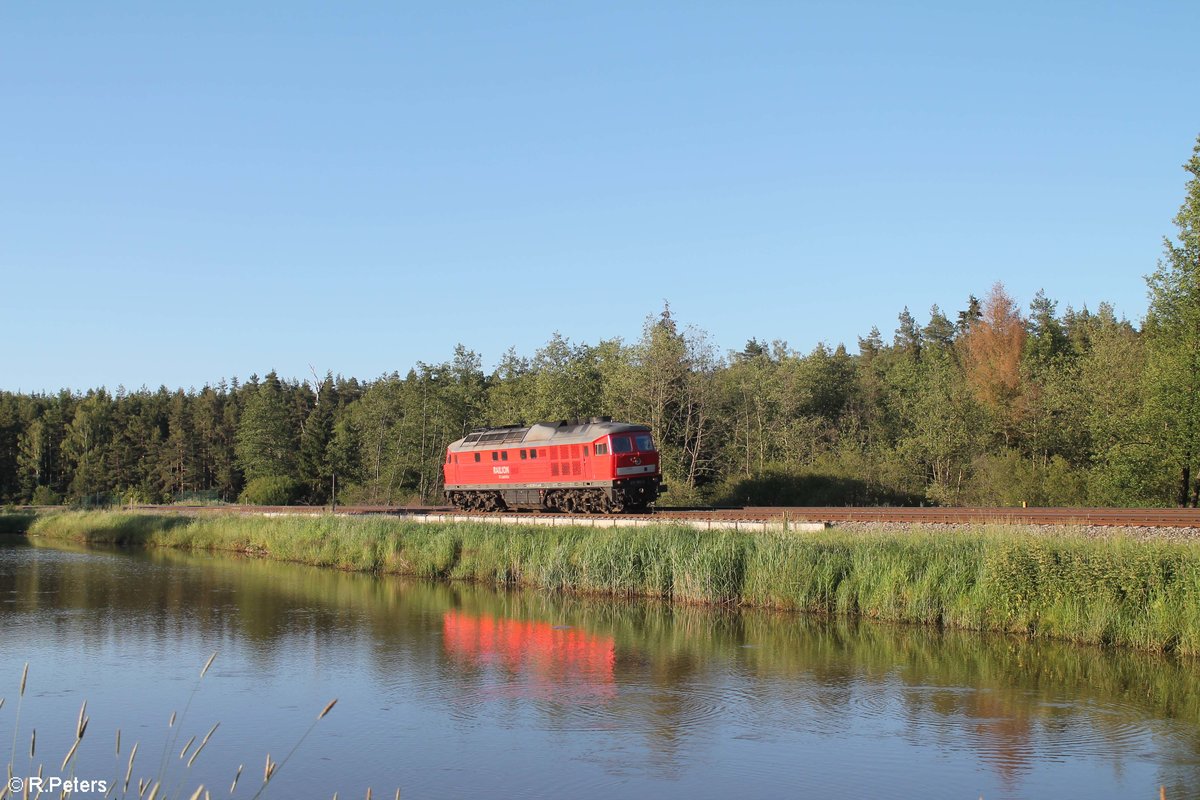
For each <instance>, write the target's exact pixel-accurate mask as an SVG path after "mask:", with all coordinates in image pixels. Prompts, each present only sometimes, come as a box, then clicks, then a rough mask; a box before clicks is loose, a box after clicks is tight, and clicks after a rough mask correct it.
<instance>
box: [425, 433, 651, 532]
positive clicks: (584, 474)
mask: <svg viewBox="0 0 1200 800" xmlns="http://www.w3.org/2000/svg"><path fill="white" fill-rule="evenodd" d="M442 469H443V472H444V474H445V479H446V480H445V483H446V500H447V501H448V502H450V503H451V504H453V505H454V506H456V507H457V508H461V509H464V510H475V511H502V510H504V509H517V508H530V509H539V510H545V511H566V512H581V513H617V512H621V511H644V510H645V509H646V508H647V507H648V506H649V505H650V504H651V503H653V502H654V501H655V500H656V499H657V498H658V496H659V495H660V494H661V493H663V492H664V491H666V488H667V487H665V486H663V485H662V474H661V473H660V472H659V468H658V451H656V450H655V449H654V440H653V439H652V438H651V437H650V429H649V428H647V427H646V426H645V425H630V424H627V423H623V422H613V421H612V420H611V419H610V418H608V417H593V418H592V419H590V420H570V421H567V420H564V421H562V422H540V423H538V424H536V425H530V426H528V427H523V426H519V425H510V426H507V427H501V428H481V429H479V430H476V431H472V432H471V433H469V434H467V435H466V436H464V437H463V438H461V439H459V440H458V441H456V442H453V443H451V444H450V446H449V447H447V448H446V463H445V464H444V465H443V466H442Z"/></svg>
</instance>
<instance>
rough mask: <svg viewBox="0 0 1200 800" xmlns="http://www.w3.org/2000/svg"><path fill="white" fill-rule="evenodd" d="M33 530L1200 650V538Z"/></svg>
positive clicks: (274, 526) (208, 525) (248, 524)
mask: <svg viewBox="0 0 1200 800" xmlns="http://www.w3.org/2000/svg"><path fill="white" fill-rule="evenodd" d="M28 535H29V536H31V537H34V538H35V539H36V538H37V537H45V538H54V539H67V540H75V541H83V542H89V543H108V544H120V545H130V546H145V547H172V548H180V549H188V550H210V551H220V550H226V551H239V552H245V553H254V554H258V555H264V556H269V557H271V558H274V559H278V560H283V561H295V562H301V563H305V564H312V565H317V566H324V567H334V568H338V569H345V570H355V571H365V572H378V573H388V574H398V575H410V576H417V577H423V578H433V579H449V580H470V581H477V582H483V583H489V584H498V585H518V586H529V587H537V588H541V589H549V590H553V591H561V592H577V593H584V594H588V593H591V594H605V595H615V596H643V597H660V598H666V599H670V600H672V601H675V602H682V603H710V604H727V605H742V606H755V607H764V608H777V609H785V610H793V611H802V612H809V613H817V614H826V615H851V616H864V617H870V618H875V619H882V620H893V621H898V622H908V623H924V624H931V625H938V626H944V627H955V628H966V629H979V630H999V631H1009V632H1014V633H1022V634H1028V635H1033V636H1046V637H1054V638H1062V639H1069V640H1073V641H1079V642H1092V643H1100V644H1113V645H1122V646H1128V647H1135V648H1140V649H1144V650H1159V651H1173V652H1179V653H1184V654H1188V655H1200V545H1198V544H1196V543H1192V542H1141V541H1134V540H1129V539H1122V538H1114V539H1103V540H1096V539H1086V538H1082V537H1072V536H1055V537H1050V536H1033V535H1031V534H1029V533H1028V532H1024V531H1021V530H1020V529H1014V528H1003V527H990V528H979V529H977V530H975V531H972V532H969V533H963V532H954V533H930V532H921V531H918V532H914V533H907V534H895V533H883V532H880V533H848V532H843V531H838V530H836V529H834V530H830V531H825V532H821V533H816V534H800V533H769V534H751V533H737V532H730V531H720V532H705V531H697V530H693V529H690V528H682V527H677V526H675V527H673V526H670V525H661V526H648V527H639V528H608V529H595V528H583V527H554V528H546V527H534V526H529V527H524V526H511V525H498V524H486V523H478V522H472V523H461V524H451V523H447V524H419V523H415V522H411V521H406V520H401V519H396V518H388V517H337V516H323V517H299V516H297V517H254V516H235V515H227V516H204V517H197V518H190V517H185V516H176V515H154V514H124V513H107V512H81V513H63V514H56V515H53V516H48V517H45V518H40V519H38V520H36V521H35V522H34V523H33V524H32V525H31V526H30V529H29V534H28Z"/></svg>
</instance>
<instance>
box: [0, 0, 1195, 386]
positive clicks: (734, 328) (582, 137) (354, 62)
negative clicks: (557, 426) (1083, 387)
mask: <svg viewBox="0 0 1200 800" xmlns="http://www.w3.org/2000/svg"><path fill="white" fill-rule="evenodd" d="M1198 30H1200V3H1196V2H1194V0H1193V1H1192V2H1177V3H1166V2H1149V3H1127V2H1119V3H1097V2H1078V3H1074V2H1072V3H1067V2H1049V3H1047V2H1005V3H993V4H989V5H986V6H985V5H983V4H978V3H963V2H945V3H929V2H926V3H853V2H824V3H808V2H773V3H766V2H761V3H724V4H716V3H697V2H687V3H678V4H667V3H662V4H654V3H594V4H584V3H545V2H543V3H533V4H516V3H513V4H510V3H503V4H502V3H484V2H478V3H427V4H418V3H378V4H367V3H346V4H337V3H322V4H313V3H306V2H292V1H291V0H289V2H286V3H284V2H280V3H268V2H261V3H243V2H236V3H234V2H228V3H216V2H204V3H190V4H181V3H162V2H145V3H120V2H118V3H111V4H110V3H103V4H97V3H6V4H4V5H3V6H2V7H0V338H2V340H3V347H2V351H0V352H2V353H3V355H2V356H0V388H3V389H10V390H16V389H21V390H24V391H39V390H57V389H59V388H61V387H72V388H76V389H81V388H87V387H90V386H98V385H106V386H108V387H109V388H110V389H112V388H115V387H116V386H117V385H118V384H124V385H125V386H127V387H129V388H136V387H139V386H141V385H143V384H146V385H149V386H150V387H152V388H154V387H157V386H158V385H159V384H166V385H168V386H171V387H175V386H183V387H185V388H186V387H189V386H196V387H199V386H201V385H203V384H205V383H209V382H216V381H217V380H219V379H221V378H222V377H231V376H233V375H237V376H239V377H242V378H245V377H246V376H248V375H249V374H250V373H252V372H257V373H259V374H260V375H261V374H264V373H266V372H267V371H268V370H270V369H272V368H273V369H276V370H277V371H278V372H279V373H280V374H281V375H283V376H288V377H305V376H307V374H308V370H309V365H310V364H311V365H313V366H314V367H316V369H317V370H318V371H320V372H322V373H323V372H324V371H325V370H333V371H334V372H340V373H342V374H345V375H354V376H357V377H360V378H372V377H376V376H378V375H380V374H382V373H385V372H390V371H392V370H399V371H401V372H404V371H406V370H407V369H408V368H409V367H410V366H412V365H413V364H414V363H415V362H416V361H418V360H421V361H427V362H432V361H441V360H444V359H447V358H449V357H450V356H451V354H452V351H453V347H454V345H455V343H457V342H461V343H463V344H465V345H466V346H467V347H469V348H471V349H473V350H476V351H477V352H479V353H480V354H481V356H482V357H483V363H484V367H485V369H489V370H490V369H491V368H492V367H493V366H494V365H495V363H496V361H497V359H498V358H499V356H500V355H501V354H502V352H503V351H504V350H505V349H506V348H507V347H508V346H510V345H514V346H516V347H517V349H518V350H519V351H520V352H522V353H523V354H526V355H532V354H533V352H534V351H535V350H536V349H537V347H539V346H540V345H541V344H543V343H545V342H546V341H547V340H548V339H549V338H550V336H551V335H552V333H553V332H554V331H556V330H557V331H560V332H561V333H562V334H563V335H564V336H566V337H569V338H570V339H571V340H572V341H575V342H581V341H582V342H591V343H595V342H597V341H599V340H600V339H603V338H611V337H622V338H624V339H625V340H626V341H630V340H635V339H636V338H637V337H638V336H639V334H640V331H641V326H642V322H643V320H644V319H645V317H646V316H647V315H649V314H653V313H656V312H657V311H658V310H660V309H661V307H662V303H663V301H664V299H665V300H669V301H670V303H671V308H672V310H673V311H674V313H675V315H676V317H677V318H678V319H679V320H680V321H682V322H684V323H689V324H694V325H696V326H698V327H700V328H702V329H704V330H706V331H708V333H709V334H710V336H711V339H712V340H713V342H714V344H715V345H716V346H717V347H718V348H719V349H720V350H721V351H725V350H729V349H740V348H741V347H742V345H743V344H744V343H745V341H746V340H747V339H748V338H750V337H752V336H753V337H758V338H759V339H766V340H771V339H785V340H787V341H788V342H789V343H790V344H791V346H792V347H794V348H796V349H799V350H802V351H807V350H809V349H811V348H812V347H813V346H814V345H815V344H816V343H817V342H819V341H825V342H827V343H829V344H831V345H836V344H837V343H838V342H845V343H846V344H847V346H848V347H849V348H850V349H851V351H852V352H854V351H856V345H857V337H859V336H862V335H865V334H866V333H867V331H868V330H869V329H870V328H871V326H872V325H878V326H879V328H880V330H882V331H883V332H884V335H885V337H890V335H891V332H892V331H893V330H894V328H895V327H896V315H897V313H898V312H899V311H900V310H901V308H903V307H904V306H906V305H907V306H909V307H910V308H911V309H912V311H913V312H914V314H916V316H917V317H918V320H919V321H920V322H921V323H924V321H925V320H926V319H927V317H928V312H927V310H928V308H929V306H930V305H931V304H932V303H938V304H939V305H941V306H942V308H943V309H945V310H946V311H947V313H949V314H950V315H951V316H953V314H954V312H956V311H957V310H959V309H961V308H963V307H964V306H965V302H966V298H967V296H968V295H969V294H971V293H974V294H976V295H980V296H982V295H983V294H985V293H986V292H987V291H988V289H989V287H990V286H991V285H992V284H993V283H994V282H995V281H997V280H999V281H1003V282H1004V283H1005V285H1006V286H1007V287H1008V290H1009V292H1010V293H1011V294H1012V295H1014V296H1015V297H1016V298H1017V299H1018V301H1019V302H1020V303H1021V305H1022V306H1026V305H1027V304H1028V302H1029V300H1030V299H1031V298H1032V296H1033V294H1034V293H1035V292H1036V291H1037V290H1038V289H1039V288H1044V289H1045V291H1046V293H1047V294H1048V295H1049V296H1050V297H1051V298H1053V299H1055V300H1058V301H1059V303H1060V310H1061V309H1062V308H1063V307H1065V306H1066V305H1068V304H1070V305H1073V306H1075V307H1076V308H1079V307H1081V306H1083V305H1087V306H1088V307H1089V308H1092V309H1095V307H1096V306H1097V304H1098V303H1099V302H1100V301H1103V300H1107V301H1110V302H1112V303H1114V304H1115V305H1116V307H1117V311H1118V313H1119V314H1123V315H1125V316H1127V317H1128V318H1130V319H1131V320H1133V321H1135V322H1137V321H1139V320H1140V318H1141V317H1142V315H1143V314H1144V313H1145V307H1146V292H1145V283H1144V281H1143V276H1144V275H1145V274H1147V273H1149V272H1151V271H1152V270H1153V269H1154V267H1155V263H1156V261H1157V259H1158V257H1159V255H1160V252H1161V249H1162V248H1161V239H1162V237H1163V236H1164V235H1167V234H1172V233H1173V232H1174V228H1173V226H1172V225H1171V218H1172V217H1173V216H1174V214H1175V212H1176V211H1177V210H1178V207H1179V205H1180V203H1181V201H1182V199H1183V189H1184V183H1185V179H1186V175H1185V173H1184V172H1183V171H1182V170H1181V169H1180V165H1181V164H1182V163H1183V162H1184V161H1185V160H1186V159H1187V158H1188V156H1189V155H1190V153H1191V149H1192V146H1193V144H1194V143H1195V141H1196V136H1197V134H1200V102H1198V101H1200V97H1198V96H1197V94H1196V87H1197V86H1198V85H1200V81H1198V80H1197V79H1198V77H1200V59H1197V57H1196V32H1197V31H1198Z"/></svg>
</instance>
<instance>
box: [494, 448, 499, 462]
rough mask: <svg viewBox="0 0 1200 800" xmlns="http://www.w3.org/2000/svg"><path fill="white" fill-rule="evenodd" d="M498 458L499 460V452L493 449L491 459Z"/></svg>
mask: <svg viewBox="0 0 1200 800" xmlns="http://www.w3.org/2000/svg"><path fill="white" fill-rule="evenodd" d="M499 460H500V454H499V453H497V452H496V451H495V450H493V451H492V461H499Z"/></svg>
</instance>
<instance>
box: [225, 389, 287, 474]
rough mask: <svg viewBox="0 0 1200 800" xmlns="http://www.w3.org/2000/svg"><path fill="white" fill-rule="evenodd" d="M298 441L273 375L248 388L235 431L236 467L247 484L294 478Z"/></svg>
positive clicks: (281, 390)
mask: <svg viewBox="0 0 1200 800" xmlns="http://www.w3.org/2000/svg"><path fill="white" fill-rule="evenodd" d="M296 451H297V437H296V433H295V431H294V430H293V429H292V426H291V408H290V407H289V405H288V402H287V398H286V397H285V396H284V393H283V387H282V386H281V384H280V382H279V378H278V377H277V376H276V375H275V373H274V371H272V372H270V373H268V374H267V376H266V378H264V379H263V382H262V383H261V384H258V385H257V386H255V385H253V384H247V390H246V407H245V409H244V410H243V411H242V418H241V421H240V423H239V425H238V429H237V458H238V464H239V466H240V467H241V469H242V471H243V472H244V473H245V475H246V478H247V480H252V479H254V478H264V477H288V478H295V477H296V476H297V457H296Z"/></svg>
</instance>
